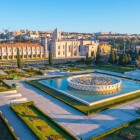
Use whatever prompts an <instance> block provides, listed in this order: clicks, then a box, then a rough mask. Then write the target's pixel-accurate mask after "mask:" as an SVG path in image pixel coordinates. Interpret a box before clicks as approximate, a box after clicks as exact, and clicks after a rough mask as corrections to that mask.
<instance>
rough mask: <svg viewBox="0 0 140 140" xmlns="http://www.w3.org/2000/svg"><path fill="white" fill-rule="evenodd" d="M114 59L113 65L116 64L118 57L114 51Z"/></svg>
mask: <svg viewBox="0 0 140 140" xmlns="http://www.w3.org/2000/svg"><path fill="white" fill-rule="evenodd" d="M114 57H115V63H118V55H117V52H116V51H114Z"/></svg>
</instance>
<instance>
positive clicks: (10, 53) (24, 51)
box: [0, 43, 44, 60]
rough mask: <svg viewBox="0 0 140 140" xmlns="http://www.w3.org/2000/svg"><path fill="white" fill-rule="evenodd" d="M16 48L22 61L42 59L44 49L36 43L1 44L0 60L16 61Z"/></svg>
mask: <svg viewBox="0 0 140 140" xmlns="http://www.w3.org/2000/svg"><path fill="white" fill-rule="evenodd" d="M17 48H19V50H20V55H21V58H22V59H28V58H42V57H44V47H43V46H41V45H40V44H38V43H2V44H0V59H1V60H12V59H16V58H17Z"/></svg>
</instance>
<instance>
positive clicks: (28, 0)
mask: <svg viewBox="0 0 140 140" xmlns="http://www.w3.org/2000/svg"><path fill="white" fill-rule="evenodd" d="M56 27H57V28H58V29H60V30H63V31H76V32H91V33H93V32H99V31H112V32H119V33H140V0H0V31H2V29H3V28H10V30H19V29H30V30H53V29H54V28H56Z"/></svg>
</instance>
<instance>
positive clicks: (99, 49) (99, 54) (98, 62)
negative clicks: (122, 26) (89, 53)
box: [95, 45, 101, 65]
mask: <svg viewBox="0 0 140 140" xmlns="http://www.w3.org/2000/svg"><path fill="white" fill-rule="evenodd" d="M100 62H101V46H100V45H99V46H98V48H97V52H96V61H95V64H97V65H98V64H100Z"/></svg>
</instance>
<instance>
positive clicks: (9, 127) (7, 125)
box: [0, 112, 19, 140]
mask: <svg viewBox="0 0 140 140" xmlns="http://www.w3.org/2000/svg"><path fill="white" fill-rule="evenodd" d="M0 117H1V119H2V120H3V122H4V124H5V125H6V127H7V128H8V130H9V131H10V133H11V135H12V137H13V138H14V139H15V140H19V139H18V137H17V136H16V134H15V132H14V130H12V128H11V126H10V124H9V123H8V122H7V121H6V119H5V117H4V116H3V115H2V112H0Z"/></svg>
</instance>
